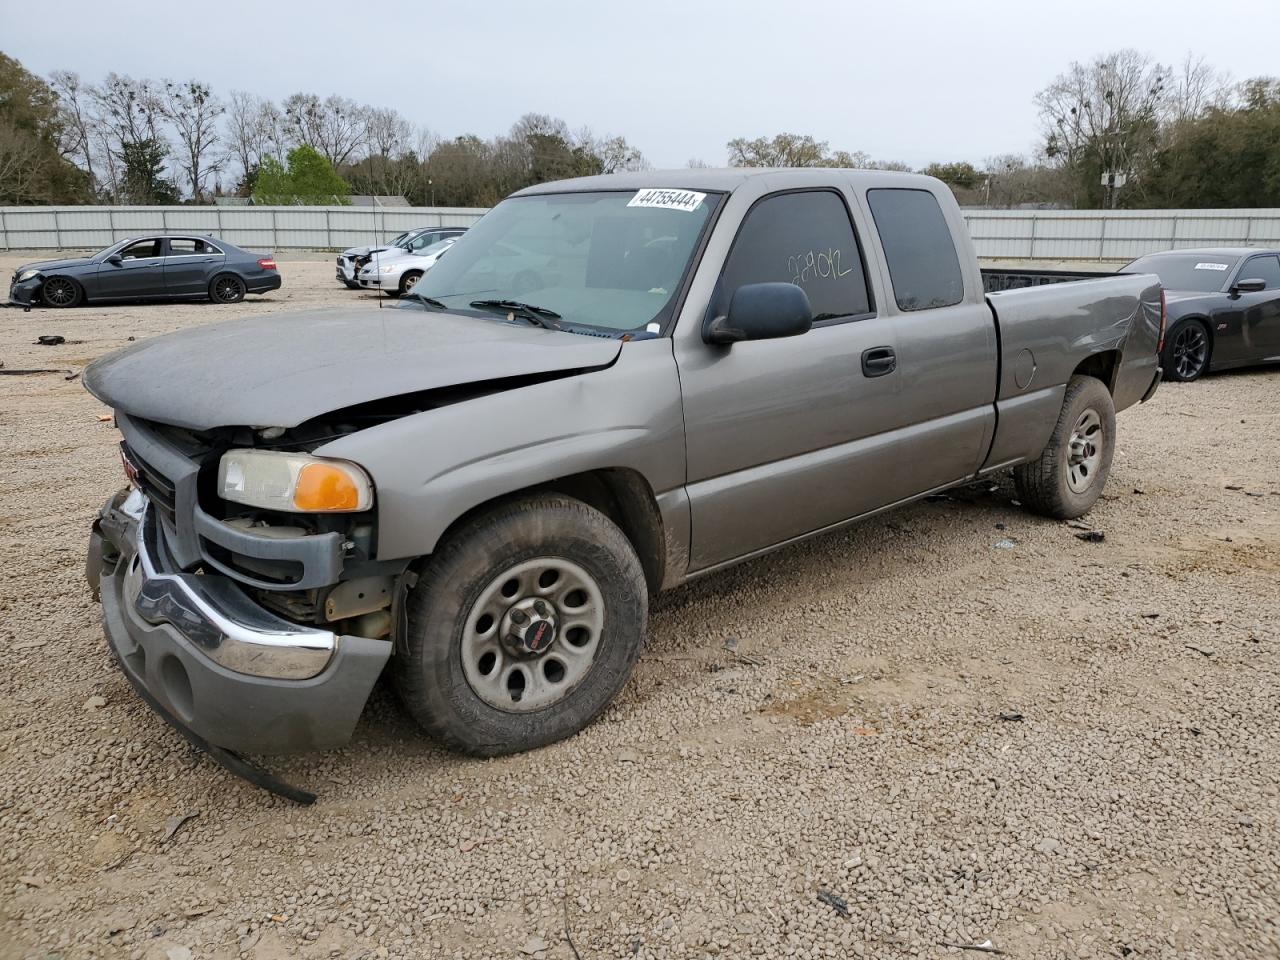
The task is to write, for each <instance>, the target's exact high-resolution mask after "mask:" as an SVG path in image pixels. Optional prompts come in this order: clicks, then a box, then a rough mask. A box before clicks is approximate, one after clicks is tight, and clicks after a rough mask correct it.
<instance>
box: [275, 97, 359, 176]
mask: <svg viewBox="0 0 1280 960" xmlns="http://www.w3.org/2000/svg"><path fill="white" fill-rule="evenodd" d="M366 110H367V108H365V107H361V106H360V105H359V104H358V103H356V102H355V101H354V100H350V99H348V98H346V97H339V96H336V95H335V96H330V97H326V98H325V99H324V100H323V101H321V99H320V98H319V97H317V96H316V95H315V94H314V93H295V94H292V95H291V96H290V97H289V98H288V99H287V100H285V102H284V113H285V118H286V119H287V121H288V123H289V127H290V129H291V131H292V132H293V135H294V137H295V138H296V139H297V141H298V143H300V144H304V145H306V146H308V147H312V148H314V149H315V150H316V151H318V152H319V153H320V154H322V155H323V156H324V157H325V158H326V159H327V160H328V161H329V162H330V163H331V164H333V165H334V167H339V166H341V165H342V164H344V163H347V162H348V161H350V160H351V158H352V156H353V155H354V154H355V152H356V150H357V149H359V148H360V147H361V146H363V145H364V143H365V139H366V131H365V122H364V114H365V112H366Z"/></svg>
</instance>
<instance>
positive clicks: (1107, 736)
mask: <svg viewBox="0 0 1280 960" xmlns="http://www.w3.org/2000/svg"><path fill="white" fill-rule="evenodd" d="M16 262H17V260H16V259H15V258H12V257H9V258H0V275H7V274H8V272H9V271H10V269H11V268H12V267H13V266H14V265H16ZM281 269H282V271H283V273H284V276H285V287H284V289H283V290H282V291H281V292H279V293H278V294H275V295H272V296H270V297H268V298H265V299H257V298H252V299H250V300H249V301H248V302H246V303H244V304H242V305H240V306H238V307H229V308H228V307H215V306H211V305H206V304H193V305H179V306H156V305H152V306H120V307H105V308H97V307H92V306H91V307H86V308H82V309H78V310H74V311H69V312H65V313H55V312H51V311H34V312H32V313H29V314H24V313H20V312H18V311H4V312H0V360H3V361H4V363H5V364H7V366H8V367H9V368H10V369H12V368H16V367H32V366H50V367H68V368H76V369H78V368H80V367H81V366H82V365H83V364H84V363H86V362H88V361H89V360H90V359H92V358H93V357H96V356H98V355H99V354H101V353H103V352H104V351H106V350H109V349H112V348H115V347H117V346H119V345H121V344H122V343H124V342H126V341H127V340H128V339H129V338H131V337H137V338H142V337H145V336H150V335H153V334H157V333H161V332H164V331H167V330H171V329H175V328H179V327H183V326H187V325H191V324H195V323H203V322H207V321H209V320H213V319H222V318H225V317H228V316H235V315H240V316H245V317H249V316H253V315H255V314H259V313H265V312H269V311H274V310H281V309H292V308H296V307H303V306H309V305H316V306H318V305H321V304H332V303H336V302H351V301H364V302H366V303H367V304H368V306H369V308H370V309H375V308H376V307H375V306H374V304H373V302H372V300H371V298H367V297H363V296H362V295H360V294H355V293H351V292H349V291H346V290H343V289H341V288H339V287H337V285H336V284H334V283H333V282H332V280H331V279H330V267H329V265H328V263H326V262H318V261H310V262H302V261H299V262H285V263H282V264H281ZM40 333H60V334H62V335H64V336H66V337H67V339H68V341H72V342H69V343H67V344H66V345H64V346H60V347H53V348H48V347H37V346H32V345H30V344H31V341H32V340H34V338H35V335H36V334H40ZM104 413H105V411H104V410H103V409H102V408H100V407H99V406H98V405H97V404H96V402H95V401H94V400H93V399H92V398H90V397H89V396H88V395H87V394H86V393H85V392H84V391H83V389H82V388H81V386H80V384H79V383H77V382H68V381H65V380H64V379H63V378H62V377H61V376H59V375H57V374H51V375H45V376H36V377H7V376H0V490H3V492H4V505H3V508H0V556H3V557H4V558H5V561H6V565H7V569H6V572H5V575H4V577H3V579H0V656H2V657H3V662H4V669H3V671H0V837H3V843H2V845H0V957H4V958H6V960H7V958H19V957H20V958H46V957H50V956H57V957H61V958H67V960H70V958H80V957H91V956H92V957H117V956H120V957H136V958H153V957H154V958H177V960H181V958H185V957H220V958H223V957H225V958H232V957H237V956H248V957H252V958H285V957H289V958H330V957H335V958H337V957H341V958H356V957H364V956H368V957H379V958H382V957H403V958H423V957H459V958H461V957H467V958H490V957H510V958H513V960H519V958H522V957H526V956H532V957H535V958H542V957H545V958H561V960H572V958H574V957H577V956H580V957H581V958H582V960H596V958H625V957H631V956H636V957H640V958H656V957H708V956H720V957H748V956H760V957H770V958H773V957H792V956H794V957H848V956H873V957H889V958H896V957H926V958H927V957H940V956H944V955H947V954H952V955H956V956H972V957H978V956H982V954H980V953H965V954H961V953H960V952H959V951H958V950H957V949H955V948H949V947H945V946H942V945H940V944H943V943H949V944H966V945H973V944H980V943H983V942H985V941H986V940H988V939H990V940H991V941H993V942H994V944H995V945H996V947H998V948H999V949H1001V950H1003V951H1004V952H1005V953H1006V954H1007V955H1009V956H1013V957H1019V958H1037V957H1044V958H1048V957H1137V958H1151V957H1275V956H1278V955H1280V838H1278V834H1277V818H1278V816H1280V792H1278V787H1277V781H1278V776H1277V770H1278V767H1277V764H1278V762H1280V694H1278V693H1277V690H1278V685H1277V677H1278V675H1280V635H1278V632H1277V624H1278V623H1280V590H1277V582H1278V580H1280V458H1278V456H1277V451H1278V450H1280V371H1275V370H1272V371H1262V372H1257V371H1255V372H1246V373H1241V374H1234V375H1227V376H1218V377H1212V378H1209V379H1208V380H1206V381H1204V382H1201V383H1198V384H1193V385H1189V386H1179V385H1172V386H1170V385H1166V386H1164V387H1162V388H1161V389H1160V392H1159V394H1158V395H1157V397H1156V399H1155V400H1154V401H1153V402H1152V403H1150V404H1148V405H1146V406H1144V407H1141V408H1138V409H1135V410H1131V411H1129V412H1127V413H1125V414H1122V416H1121V418H1120V433H1121V439H1120V445H1119V452H1118V453H1117V456H1116V461H1115V468H1114V471H1113V473H1112V477H1111V482H1110V484H1109V485H1108V489H1107V493H1106V494H1105V495H1104V498H1103V500H1102V501H1101V502H1100V503H1099V505H1098V507H1097V508H1096V509H1095V510H1094V511H1093V513H1092V514H1091V515H1090V516H1089V517H1088V518H1087V519H1088V520H1089V521H1090V522H1091V523H1092V524H1094V525H1096V527H1097V528H1098V529H1101V530H1104V531H1105V533H1106V540H1105V542H1103V543H1087V542H1084V541H1082V540H1080V539H1077V538H1076V536H1075V535H1074V534H1075V533H1077V532H1079V531H1077V530H1075V529H1072V528H1071V527H1070V526H1068V525H1065V524H1057V523H1053V522H1049V521H1045V520H1040V519H1036V518H1033V517H1031V516H1029V515H1028V514H1026V513H1023V512H1022V511H1021V510H1019V509H1018V508H1017V507H1016V506H1014V505H1013V504H1012V503H1011V502H1010V501H1011V499H1012V491H1011V488H1010V486H1009V485H1008V483H1001V484H1000V485H998V486H996V487H994V488H991V486H990V485H987V486H984V487H981V488H976V489H969V490H966V491H962V492H961V493H958V494H957V495H956V496H955V497H953V498H951V499H949V500H942V501H935V502H930V503H921V504H919V505H916V506H914V507H911V508H908V509H905V510H901V511H898V512H896V513H893V514H889V515H886V516H883V517H881V518H877V519H875V520H872V521H870V522H868V523H865V524H863V525H861V526H859V527H857V528H855V529H853V530H852V531H849V532H845V533H840V534H835V535H831V536H825V537H823V538H820V539H818V540H815V541H812V542H810V543H808V544H806V545H803V546H800V547H796V548H793V549H788V550H785V551H782V552H780V553H777V554H774V555H772V556H770V557H768V558H765V559H763V560H759V561H756V562H753V563H750V564H747V565H745V566H742V567H739V568H737V569H735V570H733V571H730V572H728V573H724V574H722V575H718V576H714V577H711V578H707V579H705V580H703V581H700V582H698V583H696V584H694V585H691V586H689V587H686V588H683V589H680V590H677V591H674V592H672V593H669V594H667V595H665V596H663V597H662V598H660V599H659V601H658V602H657V604H656V609H655V611H654V616H653V622H652V626H651V641H650V644H649V647H648V649H647V652H646V654H645V656H644V659H643V661H642V662H641V664H640V666H639V669H638V671H637V674H636V676H635V679H634V680H633V682H632V683H631V684H630V685H629V686H628V687H627V689H626V690H625V691H624V693H623V695H622V696H621V697H620V698H619V700H618V702H617V703H616V704H615V705H614V706H613V707H612V708H611V709H610V710H609V711H608V712H607V713H606V714H605V716H604V717H603V718H602V719H601V720H600V721H599V722H598V723H596V724H595V726H593V727H592V728H591V729H589V730H588V731H586V732H585V733H583V734H580V735H579V736H577V737H575V738H573V739H572V740H570V741H568V742H565V743H561V744H558V745H556V746H553V747H549V748H547V749H544V750H540V751H537V752H535V753H532V754H527V755H524V756H517V757H510V758H505V759H499V760H488V761H475V760H467V759H461V758H458V757H456V756H452V755H450V754H447V753H445V752H444V751H442V750H440V749H439V748H437V747H435V746H434V745H432V744H431V743H430V742H427V741H425V740H423V739H421V738H420V737H419V736H418V735H417V733H416V732H415V729H414V727H413V725H412V723H411V722H410V721H409V720H408V719H407V718H406V716H405V715H404V713H403V712H402V711H401V710H400V708H399V706H398V705H397V704H396V703H395V701H394V700H393V699H392V697H391V696H390V695H389V694H388V693H387V692H386V691H385V690H381V689H380V690H378V691H377V692H375V695H374V698H373V700H372V702H371V703H370V706H369V709H368V710H367V711H366V715H365V718H364V720H363V721H362V723H361V726H360V728H359V730H358V732H357V735H356V738H355V740H354V742H353V743H352V744H351V745H350V746H349V747H348V748H346V749H344V750H341V751H337V752H334V753H331V754H326V755H323V756H313V757H304V758H298V759H291V760H288V761H283V762H279V763H277V764H276V767H277V769H278V770H279V772H281V774H282V775H283V776H284V777H285V778H286V779H289V780H291V781H293V782H296V783H299V784H302V785H306V786H309V787H311V788H312V789H315V790H316V791H317V792H318V793H319V794H320V800H319V802H318V803H317V804H316V805H315V806H314V807H311V808H308V809H303V808H298V807H295V806H292V805H290V804H289V803H287V802H285V801H281V800H278V799H275V798H273V797H271V796H269V795H267V794H265V793H262V792H260V791H258V790H255V789H254V788H252V787H250V786H248V785H246V784H244V783H242V782H240V781H238V780H236V779H234V778H232V777H231V776H229V775H228V774H226V773H224V772H223V771H222V770H221V769H220V768H218V767H217V766H215V765H214V764H213V763H212V762H210V761H209V760H208V759H207V758H205V757H203V756H202V755H201V754H199V753H198V752H196V751H194V750H193V749H191V748H190V747H189V746H187V745H186V743H185V742H184V741H183V740H182V739H181V738H180V737H179V736H178V735H177V734H176V733H174V732H173V731H172V730H170V729H168V728H167V727H165V726H164V725H163V724H162V723H161V722H160V721H159V720H158V719H157V718H156V717H155V716H153V715H152V714H151V713H150V712H149V711H148V710H147V709H146V708H145V707H144V706H143V705H142V703H141V702H140V701H139V700H138V698H137V697H136V696H135V695H134V693H133V691H132V690H131V689H130V688H129V687H128V685H127V684H126V682H125V680H124V679H123V678H122V677H121V675H120V674H119V673H118V672H117V671H116V670H115V669H114V668H113V667H112V666H111V664H110V663H109V661H108V655H107V651H106V648H105V645H104V642H103V640H102V638H101V634H100V628H99V624H98V612H99V611H98V607H97V605H95V604H94V603H92V602H91V601H90V599H89V597H88V595H87V592H86V589H85V587H84V585H83V579H82V559H83V552H84V547H85V541H86V534H87V529H88V525H89V522H90V520H91V518H92V517H93V515H94V513H95V511H96V509H97V508H98V506H99V504H100V503H101V501H102V500H103V499H105V498H106V497H107V496H108V495H109V494H110V493H112V492H113V491H114V490H115V489H116V488H117V487H118V486H120V484H121V479H122V478H121V475H120V469H119V464H118V462H117V455H116V448H115V445H116V440H117V435H116V433H115V431H114V430H113V428H112V427H111V425H110V423H109V422H101V420H100V415H102V414H104ZM1001 541H1008V542H1007V543H1003V544H1002V543H1001ZM186 815H192V816H193V818H192V819H189V820H185V821H183V822H181V824H180V825H178V826H176V829H175V828H174V827H175V825H176V824H178V823H179V821H178V820H176V819H173V818H181V817H183V816H186ZM566 931H567V932H568V935H569V936H566ZM570 936H571V938H572V941H571V942H570V940H569V937H570Z"/></svg>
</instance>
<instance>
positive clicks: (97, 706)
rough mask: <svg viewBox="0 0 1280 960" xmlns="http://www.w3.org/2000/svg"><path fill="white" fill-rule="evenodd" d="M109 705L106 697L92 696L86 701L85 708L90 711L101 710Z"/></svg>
mask: <svg viewBox="0 0 1280 960" xmlns="http://www.w3.org/2000/svg"><path fill="white" fill-rule="evenodd" d="M106 705H107V698H106V697H99V696H92V697H90V698H89V699H88V700H86V701H85V702H84V708H85V710H86V711H87V712H89V713H94V712H96V711H98V710H101V709H102V708H103V707H105V706H106Z"/></svg>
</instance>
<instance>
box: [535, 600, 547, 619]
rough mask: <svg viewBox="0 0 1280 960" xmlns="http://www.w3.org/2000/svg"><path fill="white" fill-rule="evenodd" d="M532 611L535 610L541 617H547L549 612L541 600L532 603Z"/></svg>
mask: <svg viewBox="0 0 1280 960" xmlns="http://www.w3.org/2000/svg"><path fill="white" fill-rule="evenodd" d="M533 609H535V610H537V611H538V615H539V616H543V617H545V616H547V615H548V614H549V613H550V612H551V611H550V610H549V609H548V608H547V604H546V602H545V601H543V600H535V601H534V603H533Z"/></svg>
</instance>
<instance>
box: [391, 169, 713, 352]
mask: <svg viewBox="0 0 1280 960" xmlns="http://www.w3.org/2000/svg"><path fill="white" fill-rule="evenodd" d="M659 195H662V196H659ZM667 195H673V196H674V195H678V197H677V199H678V200H679V202H678V203H677V202H675V201H673V200H672V197H671V196H667ZM718 202H719V196H718V195H716V194H701V193H692V192H690V191H676V190H670V191H654V190H641V191H635V190H627V191H622V192H598V193H553V194H541V195H536V196H530V197H513V198H511V199H509V200H504V201H503V202H502V203H500V204H498V205H497V206H496V207H494V208H493V210H491V211H490V212H489V213H487V214H485V216H484V217H483V218H481V219H480V221H479V222H478V223H476V225H475V226H473V227H472V228H471V229H470V230H468V231H467V232H466V233H465V234H463V235H462V236H461V237H459V238H458V239H457V241H456V242H455V243H454V245H453V247H452V248H451V249H450V250H449V255H448V256H447V257H441V258H440V260H439V261H438V262H437V263H436V265H435V266H434V267H433V268H432V269H431V271H430V272H429V273H427V274H426V275H425V276H424V277H423V278H422V279H421V280H419V281H418V284H417V286H415V287H414V293H415V294H417V295H418V296H419V297H429V298H431V299H433V300H435V301H438V302H439V303H441V304H443V305H444V306H446V307H448V308H449V309H450V310H454V311H459V312H462V313H469V312H474V313H476V314H477V315H480V316H492V315H493V311H492V310H483V309H473V308H472V307H471V306H470V304H471V302H472V301H474V300H502V301H520V302H522V303H526V304H532V305H534V306H537V307H541V308H544V309H545V310H548V311H554V312H555V313H556V314H558V315H559V317H558V323H559V324H560V325H562V326H570V327H571V326H575V325H582V326H587V327H595V328H599V329H603V330H610V331H615V332H618V333H621V332H624V331H628V330H639V329H644V328H645V327H647V326H648V325H649V324H652V323H658V324H662V323H664V322H665V320H666V319H667V318H668V316H669V315H670V311H671V309H672V307H673V301H674V299H675V294H676V290H677V289H678V288H679V286H680V283H681V280H682V278H683V276H684V274H685V271H686V270H687V269H688V267H689V263H690V260H691V259H692V256H693V251H694V250H695V248H696V247H697V245H698V239H699V237H700V236H701V235H702V231H703V230H704V229H705V227H706V225H707V223H708V221H709V219H710V214H711V210H712V209H713V207H714V206H715V204H716V203H718Z"/></svg>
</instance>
